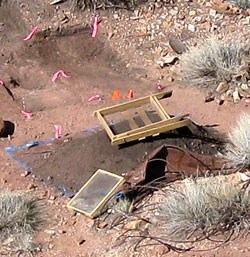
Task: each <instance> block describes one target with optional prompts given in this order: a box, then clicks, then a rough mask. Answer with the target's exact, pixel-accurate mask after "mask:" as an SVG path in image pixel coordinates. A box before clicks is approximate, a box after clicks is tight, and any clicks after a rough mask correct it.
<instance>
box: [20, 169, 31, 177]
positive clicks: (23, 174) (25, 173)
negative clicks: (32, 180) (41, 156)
mask: <svg viewBox="0 0 250 257" xmlns="http://www.w3.org/2000/svg"><path fill="white" fill-rule="evenodd" d="M29 174H30V171H28V170H26V171H25V172H24V173H22V174H21V177H27V176H28V175H29Z"/></svg>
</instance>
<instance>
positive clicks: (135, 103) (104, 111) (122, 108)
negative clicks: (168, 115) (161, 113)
mask: <svg viewBox="0 0 250 257" xmlns="http://www.w3.org/2000/svg"><path fill="white" fill-rule="evenodd" d="M171 95H172V91H167V92H161V93H157V94H154V95H152V96H154V97H156V98H157V99H159V100H160V99H163V98H166V97H170V96H171ZM146 103H150V97H149V96H145V97H142V98H138V99H135V100H131V101H129V102H126V103H121V104H117V105H113V106H110V107H106V108H103V109H99V110H98V112H100V113H101V114H102V115H108V114H113V113H115V112H122V111H126V110H128V109H130V108H136V107H138V106H141V105H143V104H146ZM96 112H97V111H95V112H94V115H95V117H96V115H97V114H96Z"/></svg>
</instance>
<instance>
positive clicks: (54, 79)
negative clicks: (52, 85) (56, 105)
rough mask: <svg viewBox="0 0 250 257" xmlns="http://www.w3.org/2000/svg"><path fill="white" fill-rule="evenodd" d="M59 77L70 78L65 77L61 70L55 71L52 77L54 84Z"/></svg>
mask: <svg viewBox="0 0 250 257" xmlns="http://www.w3.org/2000/svg"><path fill="white" fill-rule="evenodd" d="M59 76H62V77H64V78H69V77H70V76H69V75H67V74H66V73H65V72H64V71H63V70H59V71H57V72H55V73H54V74H53V76H52V81H53V82H55V81H56V80H57V79H58V78H59Z"/></svg>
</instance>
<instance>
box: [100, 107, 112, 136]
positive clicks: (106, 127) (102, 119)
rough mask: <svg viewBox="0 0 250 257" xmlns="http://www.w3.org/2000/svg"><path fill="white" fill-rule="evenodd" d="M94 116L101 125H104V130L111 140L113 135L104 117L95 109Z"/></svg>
mask: <svg viewBox="0 0 250 257" xmlns="http://www.w3.org/2000/svg"><path fill="white" fill-rule="evenodd" d="M96 116H97V118H98V119H99V121H100V123H101V124H102V126H103V127H104V129H105V130H106V132H107V134H108V136H109V137H110V139H111V140H113V138H114V136H115V135H114V133H113V132H112V130H111V129H110V127H109V125H108V123H107V122H106V120H105V119H104V117H103V116H102V114H101V113H100V112H99V111H96Z"/></svg>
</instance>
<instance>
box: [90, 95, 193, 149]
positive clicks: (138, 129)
mask: <svg viewBox="0 0 250 257" xmlns="http://www.w3.org/2000/svg"><path fill="white" fill-rule="evenodd" d="M171 95H172V91H167V92H161V93H158V94H154V95H151V96H146V97H142V98H139V99H135V100H132V101H129V102H126V103H122V104H118V105H114V106H111V107H106V108H103V109H100V110H97V111H95V112H94V115H95V116H96V117H97V118H98V119H99V121H100V123H101V124H102V125H103V127H104V129H105V130H106V132H107V134H108V136H109V137H110V139H111V144H112V145H120V144H123V143H126V142H131V141H134V140H141V139H144V138H146V137H149V136H156V135H159V134H160V133H164V132H167V131H170V130H174V129H177V128H180V127H184V126H188V125H189V119H187V117H188V114H184V115H179V116H176V117H170V115H169V114H168V113H167V112H166V111H165V109H164V108H163V106H162V105H161V103H160V101H159V100H161V99H164V98H167V97H170V96H171ZM145 105H150V107H151V108H152V110H154V111H156V113H157V115H158V116H159V120H160V121H157V122H152V121H151V119H150V118H149V116H148V114H147V111H146V110H145V109H144V108H143V107H144V106H145ZM132 109H135V113H137V117H135V116H134V115H133V114H132V113H133V112H132ZM116 113H118V114H119V113H120V114H121V115H119V117H120V116H122V117H123V119H124V120H125V121H127V122H128V124H129V128H130V130H129V131H126V132H123V133H119V134H115V133H114V132H113V131H112V129H111V128H110V125H109V124H108V122H107V117H108V116H109V115H112V114H116ZM136 118H137V119H138V118H139V119H140V120H141V123H142V124H143V126H142V125H140V126H139V125H138V122H136Z"/></svg>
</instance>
